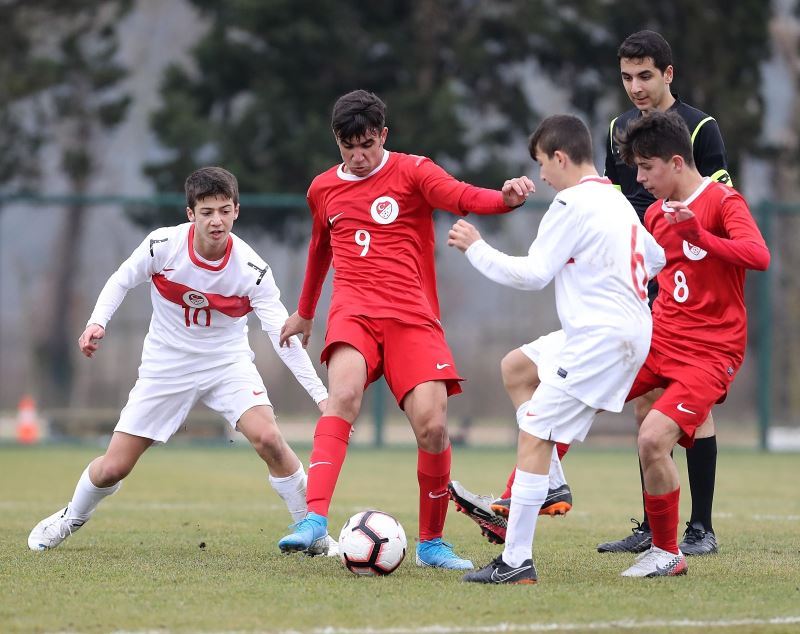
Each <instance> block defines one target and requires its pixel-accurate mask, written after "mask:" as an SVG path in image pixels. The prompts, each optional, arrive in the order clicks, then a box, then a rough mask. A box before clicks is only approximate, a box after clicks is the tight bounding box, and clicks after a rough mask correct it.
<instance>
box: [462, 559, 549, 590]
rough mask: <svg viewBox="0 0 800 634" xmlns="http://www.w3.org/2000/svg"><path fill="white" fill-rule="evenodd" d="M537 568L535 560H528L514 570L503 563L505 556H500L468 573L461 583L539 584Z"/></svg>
mask: <svg viewBox="0 0 800 634" xmlns="http://www.w3.org/2000/svg"><path fill="white" fill-rule="evenodd" d="M537 580H538V579H537V577H536V566H534V565H533V559H526V560H525V561H523V562H522V565H521V566H518V567H517V568H512V567H511V566H509V565H508V564H507V563H506V562H504V561H503V556H502V555H498V556H497V557H495V558H494V559H493V560H492V561H491V562H489V563H488V564H487V565H485V566H484V567H483V568H481V569H480V570H476V571H474V572H468V573H467V574H465V575H464V576H463V577H461V581H465V582H467V583H510V584H511V583H513V584H518V585H522V584H525V585H533V584H534V583H536V582H537Z"/></svg>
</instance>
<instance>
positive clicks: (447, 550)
mask: <svg viewBox="0 0 800 634" xmlns="http://www.w3.org/2000/svg"><path fill="white" fill-rule="evenodd" d="M417 565H418V566H422V567H424V568H446V569H447V570H472V569H473V568H475V566H473V565H472V562H471V561H470V560H469V559H462V558H461V557H459V556H458V555H456V554H455V553H454V552H453V545H452V544H448V543H447V542H445V541H443V540H442V538H441V537H435V538H433V539H427V540H425V541H424V542H420V543H419V544H417Z"/></svg>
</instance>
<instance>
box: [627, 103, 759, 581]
mask: <svg viewBox="0 0 800 634" xmlns="http://www.w3.org/2000/svg"><path fill="white" fill-rule="evenodd" d="M621 151H622V155H623V157H624V159H625V161H626V163H628V164H635V165H636V167H637V180H638V181H639V183H641V184H642V186H643V187H644V188H645V189H646V190H647V191H648V192H650V193H651V194H653V195H654V196H655V197H656V198H657V200H656V202H655V203H653V204H652V205H650V207H649V208H648V209H647V212H646V214H645V227H646V228H647V230H648V231H649V232H650V233H651V234H652V235H653V237H655V239H656V240H657V241H658V243H659V244H660V245H661V246H662V247H664V251H665V253H666V256H667V265H666V266H665V267H664V268H663V269H662V270H661V272H660V273H659V274H658V278H657V279H658V285H659V293H658V297H657V298H656V301H655V303H654V304H653V337H652V343H651V347H650V354H649V355H648V357H647V360H646V361H645V364H644V366H643V367H642V369H641V370H640V371H639V374H638V376H637V377H636V381H635V382H634V384H633V387H632V388H631V392H630V394H629V395H628V399H629V400H630V399H632V398H636V397H638V396H640V395H642V394H645V393H646V392H649V391H650V390H652V389H654V388H664V392H663V393H662V394H661V396H659V397H658V398H657V399H656V401H655V402H654V404H653V407H652V409H651V410H650V412H649V413H648V414H647V416H645V418H644V421H643V422H642V423H641V426H640V428H639V438H638V446H639V457H640V459H641V462H642V470H643V472H644V488H645V492H644V496H645V510H646V512H647V515H648V517H649V518H650V526H651V529H652V532H653V543H652V546H651V547H650V549H649V550H646V551H645V552H643V553H642V554H641V555H639V557H638V558H637V560H636V562H635V563H634V565H633V566H631V567H630V568H628V569H627V570H626V571H624V572H623V573H622V575H623V576H626V577H654V576H671V575H679V574H684V573H685V572H686V559H685V557H684V556H683V554H682V553H681V551H680V549H679V548H678V540H677V534H678V499H679V495H680V488H679V480H678V471H677V468H676V467H675V463H674V462H673V460H672V457H671V455H670V452H671V451H672V449H673V447H674V446H675V444H676V443H679V444H681V445H682V446H684V447H691V445H692V443H693V442H694V435H695V431H696V430H697V428H698V427H699V426H700V425H701V424H702V423H703V422H704V421H705V420H706V418H707V417H708V415H709V413H710V412H711V408H712V407H713V406H714V404H715V403H719V402H721V401H723V400H724V399H725V397H726V395H727V392H728V389H729V387H730V385H731V383H732V382H733V379H734V377H735V376H736V373H737V372H738V371H739V368H740V367H741V364H742V361H743V359H744V352H745V344H746V341H747V313H746V310H745V304H744V277H745V271H746V269H755V270H762V271H763V270H765V269H766V268H767V266H768V265H769V260H770V255H769V250H768V249H767V246H766V244H765V243H764V239H763V238H762V236H761V233H760V232H759V230H758V227H757V226H756V224H755V222H754V221H753V217H752V215H751V213H750V210H749V209H748V206H747V203H746V202H745V200H744V198H742V196H741V195H740V194H739V193H738V192H737V191H736V190H734V189H732V188H731V187H729V186H727V185H723V184H721V183H718V182H715V181H713V180H711V179H710V178H708V177H705V178H704V177H703V176H701V175H700V172H698V171H697V168H696V167H695V163H694V159H693V157H692V143H691V137H690V134H689V129H688V127H687V126H686V123H685V121H684V120H683V119H682V118H681V117H680V116H679V115H678V114H675V113H672V112H669V113H662V112H653V113H651V114H650V115H649V116H647V117H642V118H640V119H637V120H636V121H634V122H632V123H631V124H630V125H629V126H628V128H627V130H626V132H625V134H624V135H623V138H622V142H621Z"/></svg>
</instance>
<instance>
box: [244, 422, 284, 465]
mask: <svg viewBox="0 0 800 634" xmlns="http://www.w3.org/2000/svg"><path fill="white" fill-rule="evenodd" d="M250 444H252V445H253V449H255V450H256V453H257V454H258V455H259V456H261V457H263V458H264V459H272V458H273V457H276V456H279V455H280V454H281V452H282V451H283V446H284V441H283V435H282V434H281V432H280V430H279V429H278V425H277V424H276V423H275V420H274V419H267V420H264V421H263V424H261V425H259V431H258V433H257V434H255V435H254V436H252V437H251V439H250Z"/></svg>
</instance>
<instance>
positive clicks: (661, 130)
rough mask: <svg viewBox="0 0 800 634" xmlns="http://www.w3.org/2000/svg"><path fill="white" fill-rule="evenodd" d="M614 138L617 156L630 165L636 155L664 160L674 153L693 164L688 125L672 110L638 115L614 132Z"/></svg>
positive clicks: (688, 163)
mask: <svg viewBox="0 0 800 634" xmlns="http://www.w3.org/2000/svg"><path fill="white" fill-rule="evenodd" d="M617 141H618V142H619V149H620V156H621V157H622V160H623V161H625V162H626V163H627V164H628V165H633V164H634V159H635V158H636V157H639V158H644V159H649V158H660V159H661V160H662V161H668V160H669V159H671V158H672V157H673V156H675V155H678V156H681V157H682V158H683V160H684V161H686V164H687V165H689V166H690V167H691V166H694V156H693V155H692V137H691V136H690V134H689V127H688V126H687V125H686V122H685V121H684V120H683V118H682V117H681V116H680V115H679V114H678V113H676V112H669V111H668V112H660V111H656V112H651V113H650V114H648V115H646V116H644V117H638V118H637V119H634V120H633V121H631V122H630V123H629V124H628V127H627V128H626V129H625V130H624V131H622V130H621V131H620V132H619V133H618V134H617Z"/></svg>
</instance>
